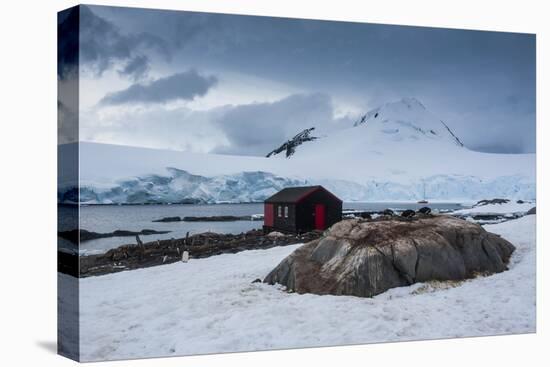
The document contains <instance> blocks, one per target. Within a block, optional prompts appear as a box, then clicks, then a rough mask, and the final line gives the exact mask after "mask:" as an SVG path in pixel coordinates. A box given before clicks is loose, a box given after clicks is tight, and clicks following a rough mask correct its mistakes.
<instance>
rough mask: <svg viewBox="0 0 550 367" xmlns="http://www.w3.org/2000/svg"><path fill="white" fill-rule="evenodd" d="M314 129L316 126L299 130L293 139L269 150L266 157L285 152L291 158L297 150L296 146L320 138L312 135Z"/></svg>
mask: <svg viewBox="0 0 550 367" xmlns="http://www.w3.org/2000/svg"><path fill="white" fill-rule="evenodd" d="M313 130H315V127H310V128H309V129H305V130H303V131H301V132H299V133H298V134H296V135H295V136H294V137H293V138H292V139H289V140H287V141H286V142H284V143H283V144H282V145H281V146H280V147H278V148H277V149H274V150H272V151H271V152H269V153H268V154H267V155H266V157H267V158H269V157H271V156H273V155H277V154H279V153H282V152H285V156H286V157H287V158H289V157H290V156H292V155H293V154H294V152H295V151H296V147H298V146H299V145H301V144H303V143H306V142H308V141H313V140H316V139H318V138H317V137H316V136H313V135H311V133H312V132H313Z"/></svg>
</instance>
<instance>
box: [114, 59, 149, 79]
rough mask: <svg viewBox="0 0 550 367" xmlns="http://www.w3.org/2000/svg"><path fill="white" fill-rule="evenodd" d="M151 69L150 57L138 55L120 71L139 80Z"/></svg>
mask: <svg viewBox="0 0 550 367" xmlns="http://www.w3.org/2000/svg"><path fill="white" fill-rule="evenodd" d="M149 69H150V67H149V58H147V56H144V55H138V56H135V57H134V58H133V59H130V60H129V61H128V63H127V64H126V66H124V68H123V69H122V70H119V72H118V73H119V74H120V75H122V76H126V77H129V78H131V79H133V80H134V81H137V80H139V79H142V78H143V77H144V76H145V75H147V72H148V71H149Z"/></svg>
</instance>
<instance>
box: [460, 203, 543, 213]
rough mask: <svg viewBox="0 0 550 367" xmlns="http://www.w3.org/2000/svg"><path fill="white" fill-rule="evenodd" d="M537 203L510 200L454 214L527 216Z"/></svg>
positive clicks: (462, 210) (461, 210)
mask: <svg viewBox="0 0 550 367" xmlns="http://www.w3.org/2000/svg"><path fill="white" fill-rule="evenodd" d="M535 205H536V204H535V201H524V202H523V203H518V202H517V201H514V200H510V201H509V202H507V203H503V204H487V205H479V206H474V207H472V208H467V209H460V210H455V211H454V212H453V213H454V214H521V215H523V214H525V213H526V212H527V211H528V210H529V209H531V208H533V207H534V206H535Z"/></svg>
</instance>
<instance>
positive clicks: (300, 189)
mask: <svg viewBox="0 0 550 367" xmlns="http://www.w3.org/2000/svg"><path fill="white" fill-rule="evenodd" d="M317 190H323V191H326V192H327V193H329V194H330V195H331V196H333V197H334V198H335V199H336V200H338V201H341V200H340V199H338V198H337V197H336V196H334V195H333V194H332V193H331V192H330V191H328V190H327V189H325V188H324V187H323V186H321V185H317V186H297V187H287V188H284V189H282V190H281V191H279V192H278V193H276V194H274V195H272V196H270V197H268V198H267V199H266V200H265V202H266V203H297V202H299V201H300V200H302V199H304V198H305V197H307V196H309V195H310V194H312V193H314V192H315V191H317Z"/></svg>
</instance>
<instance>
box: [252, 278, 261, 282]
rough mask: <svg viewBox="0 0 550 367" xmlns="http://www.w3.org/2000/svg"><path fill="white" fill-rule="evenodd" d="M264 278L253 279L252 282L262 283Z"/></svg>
mask: <svg viewBox="0 0 550 367" xmlns="http://www.w3.org/2000/svg"><path fill="white" fill-rule="evenodd" d="M261 282H262V280H261V279H260V278H256V279H254V280H253V281H252V283H261Z"/></svg>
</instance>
